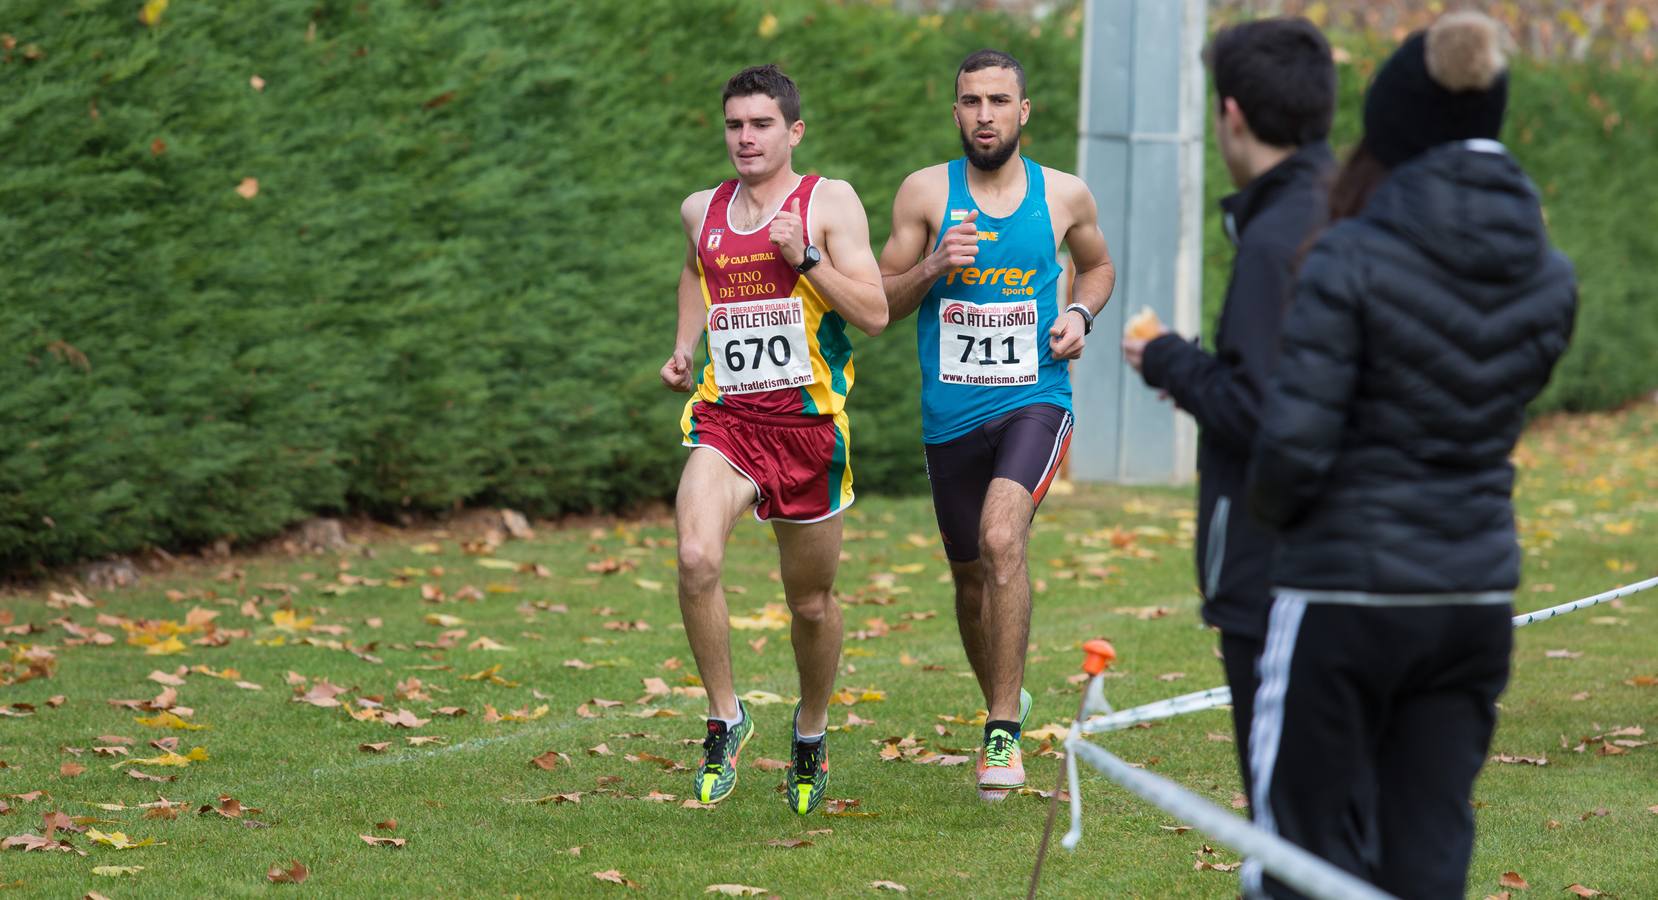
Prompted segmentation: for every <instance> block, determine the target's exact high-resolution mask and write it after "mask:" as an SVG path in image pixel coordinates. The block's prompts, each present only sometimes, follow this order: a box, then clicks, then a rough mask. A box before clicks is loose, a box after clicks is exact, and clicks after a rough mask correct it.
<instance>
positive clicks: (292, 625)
mask: <svg viewBox="0 0 1658 900" xmlns="http://www.w3.org/2000/svg"><path fill="white" fill-rule="evenodd" d="M316 621H317V620H316V619H315V618H314V617H312V616H306V617H305V618H303V619H301V618H300V617H299V614H298V613H296V612H294V611H293V610H291V609H279V610H277V611H276V612H273V613H271V624H272V625H273V626H275V627H276V630H278V631H285V632H287V633H289V634H298V633H299V632H301V631H310V630H311V626H312V625H314V624H316Z"/></svg>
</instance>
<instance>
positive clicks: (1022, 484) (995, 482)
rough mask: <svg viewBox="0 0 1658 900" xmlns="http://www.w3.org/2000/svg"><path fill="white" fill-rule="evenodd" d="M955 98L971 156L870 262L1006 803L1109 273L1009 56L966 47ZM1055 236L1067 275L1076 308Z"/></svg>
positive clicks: (1084, 201) (985, 793) (902, 206)
mask: <svg viewBox="0 0 1658 900" xmlns="http://www.w3.org/2000/svg"><path fill="white" fill-rule="evenodd" d="M954 106H955V116H956V124H957V125H958V126H959V127H960V129H961V143H962V148H963V150H965V152H966V158H965V159H958V160H954V161H952V162H949V163H945V164H943V165H937V166H931V167H929V168H926V169H922V170H920V171H918V172H914V173H911V175H910V176H909V177H908V178H906V179H904V183H903V185H902V186H901V187H899V189H898V196H897V198H896V199H895V200H894V201H893V209H892V236H891V237H890V238H889V239H888V240H887V245H886V247H885V249H883V250H882V251H881V274H882V281H883V283H884V286H885V287H886V294H887V304H888V307H889V309H890V315H889V320H890V321H894V322H895V321H897V320H899V319H901V318H903V317H905V316H907V315H909V314H910V313H913V312H916V311H917V310H920V315H919V316H918V318H917V320H916V344H917V346H918V348H919V349H920V353H921V426H922V440H923V441H924V442H925V444H926V451H927V476H928V479H929V481H931V483H932V489H933V508H934V510H935V512H936V513H937V515H938V528H939V532H940V533H941V535H942V536H943V539H944V552H945V555H946V556H948V557H949V559H950V572H951V575H952V576H954V579H955V584H956V622H957V624H958V626H959V627H960V629H961V641H962V646H963V647H964V648H965V649H966V651H967V659H968V662H970V663H971V664H972V666H973V673H974V674H975V675H976V676H978V680H979V688H980V690H982V691H983V692H984V697H985V707H986V708H987V709H988V710H989V720H988V721H987V722H986V723H985V727H984V746H983V748H982V749H981V750H980V751H979V764H978V789H979V796H980V797H982V798H984V799H986V800H1000V799H1002V798H1004V797H1006V796H1007V794H1008V792H1009V791H1011V790H1013V789H1015V788H1019V787H1023V786H1024V783H1025V766H1024V759H1023V755H1022V754H1021V752H1020V749H1019V736H1020V729H1021V728H1022V727H1023V725H1024V721H1025V719H1026V717H1027V716H1028V715H1029V714H1030V702H1031V701H1030V694H1029V693H1027V692H1026V691H1025V690H1024V689H1023V687H1022V683H1023V681H1024V675H1025V649H1026V647H1027V645H1028V643H1029V638H1030V576H1029V574H1028V572H1027V571H1026V567H1025V549H1026V545H1027V543H1028V542H1029V538H1030V525H1031V520H1032V518H1033V517H1034V516H1035V514H1036V506H1037V504H1039V503H1041V502H1042V495H1043V494H1044V493H1045V492H1046V491H1047V489H1048V485H1049V483H1050V482H1052V481H1053V477H1054V474H1055V473H1056V472H1057V471H1058V469H1059V463H1060V460H1061V459H1063V458H1064V456H1065V451H1066V449H1067V447H1069V445H1070V438H1071V381H1070V376H1069V374H1068V372H1067V366H1068V362H1067V361H1068V360H1072V359H1076V358H1077V357H1079V356H1081V355H1082V348H1083V343H1084V341H1085V336H1086V335H1087V334H1088V331H1089V329H1090V328H1091V327H1092V326H1093V322H1094V316H1095V315H1097V314H1098V313H1099V311H1100V310H1101V309H1102V308H1104V306H1105V303H1106V300H1108V299H1109V298H1110V296H1111V288H1112V285H1113V283H1114V282H1115V281H1116V274H1115V272H1114V271H1113V270H1112V267H1111V255H1110V253H1109V252H1108V251H1107V249H1106V246H1105V236H1104V235H1102V234H1101V233H1100V228H1099V221H1098V213H1097V211H1096V209H1095V206H1094V198H1093V196H1092V195H1090V194H1089V193H1088V188H1087V186H1086V185H1084V184H1083V182H1082V180H1081V179H1079V178H1077V177H1076V176H1074V175H1069V174H1066V173H1064V172H1059V171H1055V170H1053V169H1047V168H1044V167H1042V166H1040V165H1038V164H1036V163H1035V162H1032V161H1030V160H1027V159H1025V158H1023V157H1022V156H1021V155H1020V153H1019V133H1020V129H1021V128H1022V127H1023V126H1024V124H1025V122H1026V121H1027V120H1029V119H1030V100H1029V99H1028V98H1026V96H1025V70H1024V68H1023V67H1022V66H1020V65H1019V62H1018V60H1015V59H1014V58H1013V57H1011V56H1009V55H1007V54H1006V53H1002V52H999V51H996V50H980V51H978V52H976V53H973V54H971V55H970V56H968V57H967V59H965V60H963V61H962V64H961V67H960V68H959V69H958V70H957V72H956V96H955V105H954ZM1061 243H1063V244H1065V245H1066V246H1067V247H1068V248H1069V249H1070V252H1071V259H1072V260H1073V261H1074V262H1075V264H1076V269H1077V277H1076V282H1075V285H1074V287H1073V291H1072V297H1071V298H1070V299H1072V300H1074V302H1071V303H1070V304H1069V305H1066V303H1065V299H1064V298H1061V297H1060V295H1059V282H1060V264H1059V259H1058V249H1059V245H1060V244H1061Z"/></svg>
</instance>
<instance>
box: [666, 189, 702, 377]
mask: <svg viewBox="0 0 1658 900" xmlns="http://www.w3.org/2000/svg"><path fill="white" fill-rule="evenodd" d="M713 195H714V192H713V191H698V192H697V193H695V194H692V195H691V196H689V197H686V198H685V202H684V203H682V204H680V207H679V219H680V222H681V224H682V225H683V226H684V228H685V263H684V265H683V266H681V267H680V270H679V325H678V327H676V328H675V329H674V349H673V352H672V353H670V354H668V361H667V362H665V363H663V364H662V371H661V373H660V374H661V376H662V384H663V385H664V386H666V387H667V388H669V389H670V390H675V391H689V390H691V389H692V388H693V387H695V385H696V382H695V379H694V377H693V373H692V372H691V365H692V363H693V361H695V359H696V347H697V338H699V337H701V336H702V330H703V327H704V326H705V324H706V323H707V318H708V311H707V309H706V308H705V306H704V304H703V299H702V276H701V273H700V272H699V271H698V267H697V232H698V231H699V230H701V228H702V217H703V213H704V212H706V211H707V209H708V201H709V198H711V197H712V196H713Z"/></svg>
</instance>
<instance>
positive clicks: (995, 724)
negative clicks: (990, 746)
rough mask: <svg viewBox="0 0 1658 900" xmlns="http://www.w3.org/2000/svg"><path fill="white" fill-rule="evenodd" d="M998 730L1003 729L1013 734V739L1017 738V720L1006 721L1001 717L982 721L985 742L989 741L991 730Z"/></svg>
mask: <svg viewBox="0 0 1658 900" xmlns="http://www.w3.org/2000/svg"><path fill="white" fill-rule="evenodd" d="M998 730H1000V731H1005V732H1007V733H1008V734H1011V735H1013V739H1014V740H1018V739H1019V723H1018V722H1007V721H1003V720H1001V719H996V720H993V721H990V722H986V723H984V739H985V742H986V743H989V742H990V733H991V732H992V731H998Z"/></svg>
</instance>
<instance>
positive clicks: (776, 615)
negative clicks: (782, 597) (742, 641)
mask: <svg viewBox="0 0 1658 900" xmlns="http://www.w3.org/2000/svg"><path fill="white" fill-rule="evenodd" d="M728 619H729V621H730V623H731V627H732V628H735V629H737V630H738V631H760V630H765V631H775V630H778V629H782V628H787V627H788V626H789V608H788V607H787V606H785V605H784V604H782V603H767V604H766V605H765V608H763V609H761V610H759V611H758V612H757V613H756V614H755V615H752V616H729V617H728Z"/></svg>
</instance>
